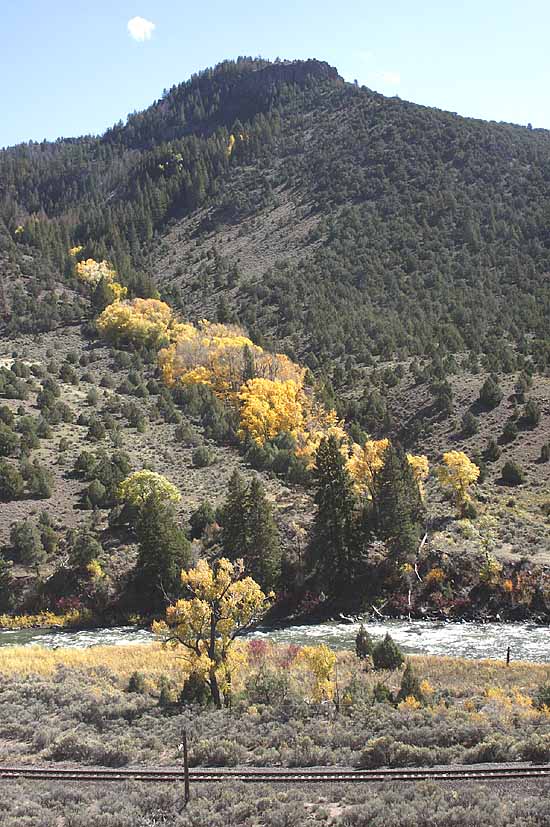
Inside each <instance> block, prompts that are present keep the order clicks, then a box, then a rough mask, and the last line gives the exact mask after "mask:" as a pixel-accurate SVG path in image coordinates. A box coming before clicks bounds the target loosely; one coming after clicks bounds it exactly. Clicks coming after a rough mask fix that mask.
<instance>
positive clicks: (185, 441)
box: [174, 422, 199, 448]
mask: <svg viewBox="0 0 550 827" xmlns="http://www.w3.org/2000/svg"><path fill="white" fill-rule="evenodd" d="M174 437H175V439H176V440H177V441H178V442H181V444H182V445H185V446H186V447H187V448H193V447H195V445H196V444H197V442H198V441H199V438H198V436H197V434H196V433H195V432H194V430H193V428H192V427H191V425H189V424H188V423H187V422H182V423H181V425H178V427H177V428H176V430H175V432H174Z"/></svg>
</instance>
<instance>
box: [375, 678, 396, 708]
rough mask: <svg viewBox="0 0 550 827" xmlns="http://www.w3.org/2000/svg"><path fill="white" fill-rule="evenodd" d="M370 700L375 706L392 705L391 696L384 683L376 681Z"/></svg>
mask: <svg viewBox="0 0 550 827" xmlns="http://www.w3.org/2000/svg"><path fill="white" fill-rule="evenodd" d="M372 699H373V701H374V702H375V703H377V704H391V703H393V695H392V693H391V690H390V688H389V687H388V686H386V684H385V683H382V681H378V682H377V683H375V684H374V687H373V689H372Z"/></svg>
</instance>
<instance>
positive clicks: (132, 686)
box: [128, 672, 145, 695]
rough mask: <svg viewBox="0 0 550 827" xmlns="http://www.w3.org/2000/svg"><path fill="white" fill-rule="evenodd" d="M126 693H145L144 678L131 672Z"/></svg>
mask: <svg viewBox="0 0 550 827" xmlns="http://www.w3.org/2000/svg"><path fill="white" fill-rule="evenodd" d="M128 692H137V693H138V694H139V695H143V693H144V692H145V677H144V675H142V673H141V672H132V674H131V675H130V680H129V681H128Z"/></svg>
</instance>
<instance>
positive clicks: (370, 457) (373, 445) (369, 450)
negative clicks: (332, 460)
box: [347, 439, 390, 500]
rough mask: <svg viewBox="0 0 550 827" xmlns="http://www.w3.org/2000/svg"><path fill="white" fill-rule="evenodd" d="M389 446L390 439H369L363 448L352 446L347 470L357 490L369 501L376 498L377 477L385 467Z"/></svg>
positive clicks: (356, 445)
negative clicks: (385, 456) (375, 484)
mask: <svg viewBox="0 0 550 827" xmlns="http://www.w3.org/2000/svg"><path fill="white" fill-rule="evenodd" d="M389 444H390V441H389V439H367V441H366V442H365V444H364V445H363V446H361V445H358V444H357V443H354V444H353V445H352V448H351V456H350V458H349V460H348V463H347V470H348V472H349V474H350V476H351V478H352V479H353V481H354V484H355V488H356V490H357V491H358V492H359V493H360V494H361V495H362V496H366V497H368V499H369V500H372V499H373V498H374V495H375V491H374V483H375V479H376V475H377V474H378V473H379V472H380V471H381V470H382V468H383V467H384V453H385V451H386V448H387V447H388V445H389Z"/></svg>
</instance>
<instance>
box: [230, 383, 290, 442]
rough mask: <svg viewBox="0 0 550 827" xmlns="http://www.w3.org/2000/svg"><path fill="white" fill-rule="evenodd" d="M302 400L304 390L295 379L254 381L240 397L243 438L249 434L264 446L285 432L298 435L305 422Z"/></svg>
mask: <svg viewBox="0 0 550 827" xmlns="http://www.w3.org/2000/svg"><path fill="white" fill-rule="evenodd" d="M302 397H303V393H302V389H301V387H300V386H299V385H298V384H297V383H296V382H295V381H294V380H292V379H289V380H288V381H286V382H279V381H272V380H271V379H250V381H248V382H247V383H246V384H245V385H244V387H243V388H242V390H241V392H240V394H239V401H240V403H241V428H240V432H239V433H240V435H241V437H245V436H246V435H247V434H248V435H249V436H251V437H252V439H253V440H254V442H256V443H257V444H258V445H263V444H264V443H265V442H268V441H270V440H272V439H274V438H275V437H276V436H277V435H278V434H280V433H282V432H283V431H285V432H287V433H289V434H291V435H292V436H296V434H297V433H298V431H299V430H300V428H301V426H302V422H303V399H302Z"/></svg>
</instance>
